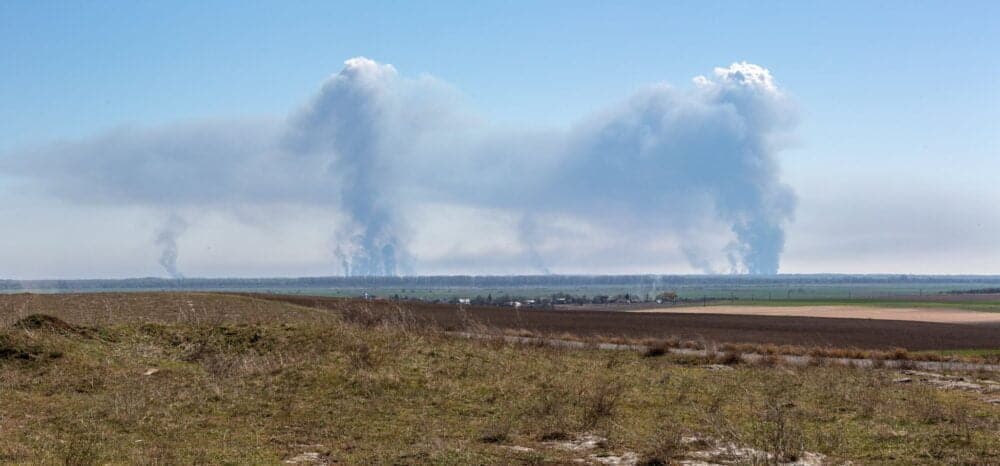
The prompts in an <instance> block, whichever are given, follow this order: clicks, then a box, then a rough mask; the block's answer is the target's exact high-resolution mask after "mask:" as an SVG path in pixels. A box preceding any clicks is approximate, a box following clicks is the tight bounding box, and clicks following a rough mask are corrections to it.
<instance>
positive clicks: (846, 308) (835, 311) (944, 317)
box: [629, 304, 1000, 324]
mask: <svg viewBox="0 0 1000 466" xmlns="http://www.w3.org/2000/svg"><path fill="white" fill-rule="evenodd" d="M629 312H633V313H654V314H655V313H680V314H726V315H751V316H788V317H822V318H834V319H878V320H903V321H914V322H935V323H949V324H981V323H996V324H1000V312H977V311H970V310H965V309H953V308H947V307H941V308H934V307H912V308H910V307H898V308H897V307H891V308H890V307H881V306H864V305H847V304H840V305H795V306H792V305H778V306H774V305H718V304H713V305H708V306H675V307H657V308H652V309H638V310H634V311H629Z"/></svg>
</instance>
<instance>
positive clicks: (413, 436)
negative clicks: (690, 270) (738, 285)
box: [0, 294, 1000, 464]
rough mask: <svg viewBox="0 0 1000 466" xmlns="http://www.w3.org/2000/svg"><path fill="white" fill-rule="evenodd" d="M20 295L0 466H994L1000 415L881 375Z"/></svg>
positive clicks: (369, 323)
mask: <svg viewBox="0 0 1000 466" xmlns="http://www.w3.org/2000/svg"><path fill="white" fill-rule="evenodd" d="M23 299H25V300H26V301H24V303H27V302H28V300H36V299H53V301H51V302H48V301H46V302H45V304H46V306H47V308H48V309H49V311H48V312H46V313H44V314H45V315H46V316H49V317H42V316H38V315H37V313H36V312H34V311H35V310H36V305H38V304H39V303H38V302H37V301H36V302H34V304H33V305H28V304H24V303H22V305H21V306H20V307H18V305H16V303H15V304H10V305H9V306H7V307H6V308H4V309H3V310H2V312H3V314H2V319H3V322H4V328H3V329H2V330H0V461H2V462H5V463H37V464H41V463H46V464H48V463H65V464H98V463H118V464H126V463H128V464H176V463H188V464H192V463H193V464H227V463H228V464H248V463H256V464H278V463H282V462H294V463H300V464H307V463H315V464H322V463H326V464H333V463H337V464H566V463H572V462H573V461H574V460H583V461H585V462H589V463H591V464H601V463H602V462H604V463H606V464H614V463H612V462H613V461H619V463H618V464H626V463H628V462H630V461H632V460H633V459H634V460H635V461H638V462H646V463H648V464H658V463H656V462H655V461H661V462H662V463H669V462H671V461H677V460H679V459H682V458H687V459H698V458H701V459H712V460H714V461H717V462H722V463H726V462H737V463H761V462H780V461H792V460H801V461H806V460H808V461H819V460H817V458H825V461H827V462H831V463H839V462H843V461H847V460H850V461H854V462H855V464H858V463H861V464H879V463H897V464H910V463H950V464H955V463H963V462H965V463H978V464H986V463H996V462H1000V442H997V432H998V431H1000V406H998V405H996V404H989V403H987V402H986V401H984V398H983V395H982V394H980V393H971V392H964V391H959V390H939V389H937V388H934V387H931V386H928V385H925V384H921V383H912V382H911V383H896V382H893V380H894V379H896V378H898V377H899V374H898V373H897V372H892V371H888V370H872V369H867V370H865V369H853V368H846V367H824V366H810V367H780V366H767V365H765V366H746V365H734V366H721V365H714V366H706V365H705V364H706V363H707V362H709V361H705V360H699V359H694V358H688V357H682V356H670V355H663V356H656V357H650V355H645V356H644V355H642V354H637V353H632V352H622V351H599V350H580V349H565V348H563V349H560V348H551V347H542V346H531V345H516V344H511V343H504V342H498V341H474V340H465V339H457V338H453V337H450V336H447V335H444V334H441V333H439V332H436V331H433V330H431V329H427V328H422V327H419V326H416V325H414V324H413V322H414V321H413V319H412V315H410V314H409V312H408V311H407V310H406V309H400V310H398V311H394V312H388V313H378V314H376V313H372V312H369V311H367V310H366V309H365V307H364V303H361V302H356V303H354V304H345V307H344V308H343V309H340V310H332V311H331V310H316V309H310V308H307V307H302V306H296V305H291V304H287V303H278V302H268V301H261V300H258V299H254V298H250V297H241V296H222V295H205V294H137V295H110V294H109V295H91V297H90V298H87V299H83V298H81V297H76V298H59V299H63V300H62V301H58V300H56V299H57V298H32V297H31V296H30V295H25V296H24V297H23ZM19 309H20V310H19ZM27 310H31V311H32V312H31V314H26V311H27ZM715 362H720V361H715ZM721 362H732V361H721ZM994 397H1000V395H994ZM767 452H770V453H771V454H772V455H770V456H767ZM821 455H822V456H821Z"/></svg>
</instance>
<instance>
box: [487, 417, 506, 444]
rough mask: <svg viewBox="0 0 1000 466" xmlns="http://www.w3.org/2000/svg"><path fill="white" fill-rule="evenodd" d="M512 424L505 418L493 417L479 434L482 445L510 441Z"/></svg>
mask: <svg viewBox="0 0 1000 466" xmlns="http://www.w3.org/2000/svg"><path fill="white" fill-rule="evenodd" d="M512 424H513V423H512V422H511V419H510V418H509V417H506V416H494V417H493V418H492V419H490V421H489V422H488V423H487V425H486V427H484V428H483V429H482V430H481V432H480V433H479V441H480V442H483V443H505V442H507V441H508V440H509V439H510V436H511V432H512V431H513V425H512Z"/></svg>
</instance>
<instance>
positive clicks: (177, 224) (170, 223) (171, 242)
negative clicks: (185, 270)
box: [156, 214, 188, 278]
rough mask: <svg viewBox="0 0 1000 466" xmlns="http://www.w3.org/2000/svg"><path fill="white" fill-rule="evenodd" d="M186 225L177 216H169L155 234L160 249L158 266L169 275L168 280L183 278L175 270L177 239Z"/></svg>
mask: <svg viewBox="0 0 1000 466" xmlns="http://www.w3.org/2000/svg"><path fill="white" fill-rule="evenodd" d="M187 227H188V224H187V222H186V221H184V219H183V218H181V217H180V216H178V215H176V214H175V215H171V216H170V217H169V218H167V221H166V222H164V223H163V225H162V226H161V227H160V229H159V230H158V231H157V233H156V245H157V246H159V247H160V248H161V252H160V265H161V266H163V270H165V271H166V272H167V274H168V275H170V278H184V275H183V274H182V273H181V272H180V270H178V269H177V255H178V250H177V238H178V237H180V236H181V235H182V234H183V233H184V231H185V230H187Z"/></svg>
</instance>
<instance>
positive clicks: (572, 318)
mask: <svg viewBox="0 0 1000 466" xmlns="http://www.w3.org/2000/svg"><path fill="white" fill-rule="evenodd" d="M256 296H258V297H259V298H261V299H267V300H278V301H283V302H290V303H294V304H299V305H302V306H307V307H316V308H330V309H336V308H337V307H341V306H343V305H344V303H345V300H343V299H338V298H324V297H308V296H281V295H256ZM371 305H372V306H376V307H378V306H393V305H394V304H393V303H391V302H374V303H372V304H371ZM406 306H407V307H408V308H409V309H412V310H413V313H414V316H415V318H417V319H423V320H427V321H432V322H434V323H436V324H437V325H439V326H441V327H443V328H457V327H459V326H461V325H463V322H464V321H466V320H470V319H471V320H474V321H476V322H480V323H482V324H484V325H487V326H490V327H495V328H501V329H512V330H517V329H526V330H530V331H534V332H539V333H542V334H550V335H559V334H571V335H582V336H592V337H595V336H604V337H624V338H633V339H642V338H652V339H657V338H668V337H676V338H680V339H684V340H707V341H714V342H727V343H773V344H779V345H802V346H835V347H857V348H871V349H891V348H906V349H909V350H953V349H996V348H998V347H1000V324H977V325H963V324H942V323H929V322H908V321H892V320H869V319H828V318H818V317H782V316H748V315H726V314H702V313H680V312H678V313H673V312H672V313H635V312H619V311H598V310H585V311H570V310H556V311H542V310H521V311H514V310H513V309H509V308H492V307H468V308H465V309H462V310H461V311H459V308H458V307H456V306H450V305H439V304H428V303H407V304H406ZM677 309H678V311H680V310H682V309H695V308H677ZM697 309H703V308H697ZM704 309H710V308H704Z"/></svg>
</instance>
